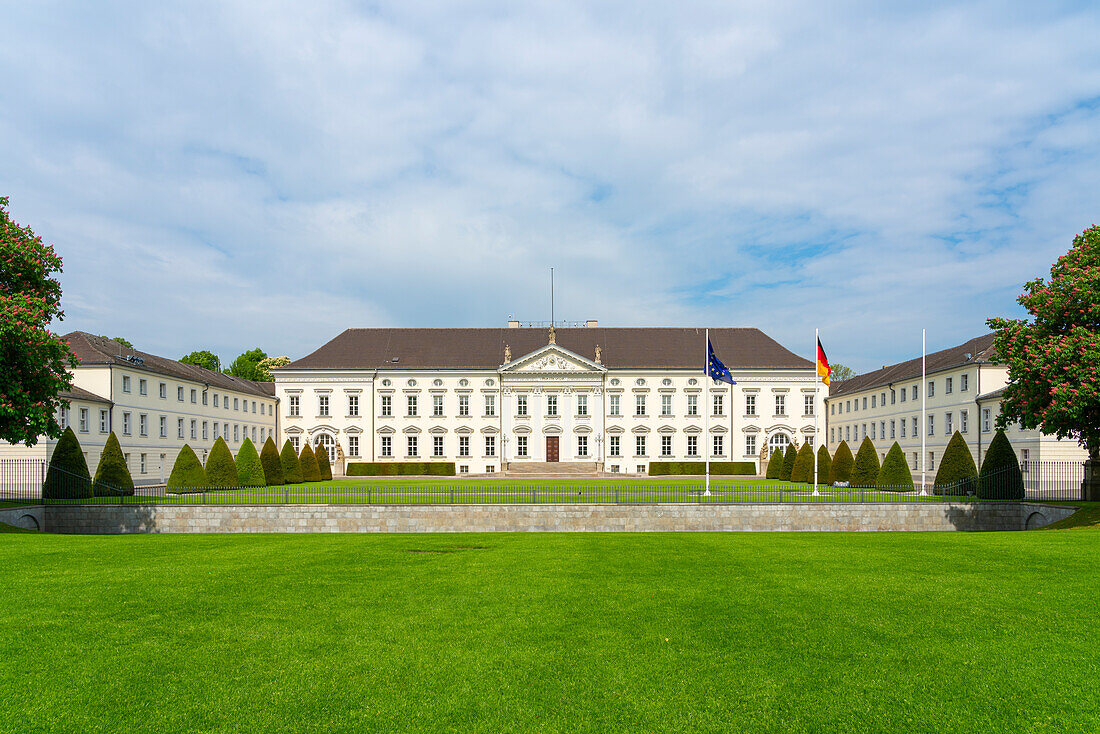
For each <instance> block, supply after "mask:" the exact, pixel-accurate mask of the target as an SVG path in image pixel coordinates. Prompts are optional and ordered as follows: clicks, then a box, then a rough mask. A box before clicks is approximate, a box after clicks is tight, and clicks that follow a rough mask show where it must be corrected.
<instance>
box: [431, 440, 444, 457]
mask: <svg viewBox="0 0 1100 734" xmlns="http://www.w3.org/2000/svg"><path fill="white" fill-rule="evenodd" d="M432 456H435V457H437V458H438V457H440V456H443V437H442V436H432Z"/></svg>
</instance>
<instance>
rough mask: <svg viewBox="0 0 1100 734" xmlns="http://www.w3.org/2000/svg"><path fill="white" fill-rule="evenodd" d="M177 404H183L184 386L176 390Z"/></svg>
mask: <svg viewBox="0 0 1100 734" xmlns="http://www.w3.org/2000/svg"><path fill="white" fill-rule="evenodd" d="M176 402H180V403H182V402H183V385H180V386H179V387H177V388H176Z"/></svg>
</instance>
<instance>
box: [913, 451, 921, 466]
mask: <svg viewBox="0 0 1100 734" xmlns="http://www.w3.org/2000/svg"><path fill="white" fill-rule="evenodd" d="M913 468H914V469H920V458H919V455H918V454H917V452H916V451H914V452H913Z"/></svg>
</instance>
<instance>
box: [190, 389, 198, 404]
mask: <svg viewBox="0 0 1100 734" xmlns="http://www.w3.org/2000/svg"><path fill="white" fill-rule="evenodd" d="M191 402H192V403H197V402H199V391H198V390H196V389H195V388H191Z"/></svg>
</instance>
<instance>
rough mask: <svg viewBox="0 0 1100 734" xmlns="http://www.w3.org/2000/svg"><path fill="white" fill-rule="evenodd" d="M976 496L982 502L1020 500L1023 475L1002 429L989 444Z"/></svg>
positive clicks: (1021, 497)
mask: <svg viewBox="0 0 1100 734" xmlns="http://www.w3.org/2000/svg"><path fill="white" fill-rule="evenodd" d="M978 496H979V497H980V498H982V499H983V500H1022V499H1023V498H1024V475H1023V474H1021V473H1020V462H1019V461H1017V460H1016V452H1015V451H1013V450H1012V444H1011V443H1009V441H1008V436H1006V435H1005V432H1004V431H1003V430H1002V429H999V428H998V429H997V435H995V436H994V437H993V440H992V441H990V442H989V450H988V451H986V452H985V460H984V461H983V462H982V471H981V473H980V474H979V475H978Z"/></svg>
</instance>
